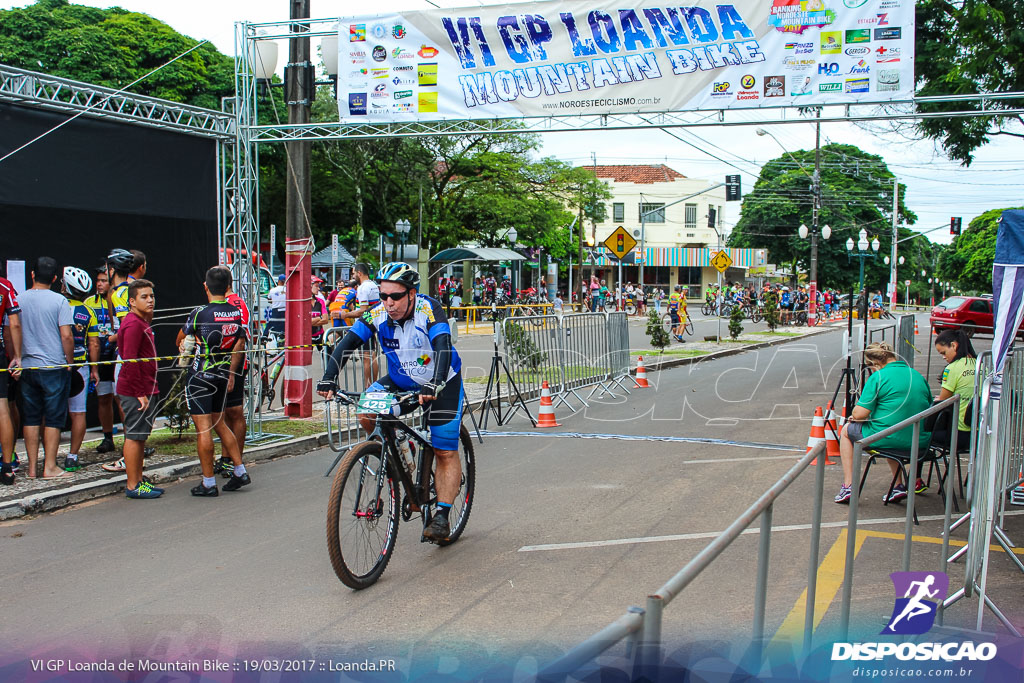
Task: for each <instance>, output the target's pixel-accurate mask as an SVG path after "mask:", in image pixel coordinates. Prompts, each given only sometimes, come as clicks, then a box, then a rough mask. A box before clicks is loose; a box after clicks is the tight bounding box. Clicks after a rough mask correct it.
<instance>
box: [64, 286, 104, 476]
mask: <svg viewBox="0 0 1024 683" xmlns="http://www.w3.org/2000/svg"><path fill="white" fill-rule="evenodd" d="M62 285H63V293H64V295H65V296H67V298H68V304H69V305H70V306H71V315H72V324H71V336H72V338H73V339H74V352H73V353H74V357H73V360H74V363H75V367H73V368H72V375H71V391H70V393H69V397H68V412H69V413H71V442H70V443H69V444H68V454H67V457H66V458H65V459H64V470H65V471H66V472H76V471H78V470H79V469H81V465H80V464H79V462H78V451H79V449H81V447H82V441H83V440H84V439H85V400H86V398H87V397H88V395H89V380H90V379H91V380H92V381H93V383H95V384H99V373H98V371H97V369H96V366H95V365H93V366H86V365H85V362H86V361H92V362H96V361H98V360H99V358H100V343H99V331H98V330H97V324H96V314H95V313H94V312H93V310H92V308H90V307H89V306H86V305H85V304H84V303H83V302H82V300H83V299H84V298H85V295H86V294H88V293H89V292H90V291H91V290H92V278H91V277H89V274H88V273H86V272H85V271H84V270H82V269H81V268H75V267H73V266H68V267H66V268H64V278H63V280H62Z"/></svg>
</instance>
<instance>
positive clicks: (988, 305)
mask: <svg viewBox="0 0 1024 683" xmlns="http://www.w3.org/2000/svg"><path fill="white" fill-rule="evenodd" d="M929 322H931V324H932V327H933V328H934V329H935V331H936V332H941V331H942V330H955V329H957V328H963V331H964V332H966V333H967V336H968V337H973V336H974V334H975V332H977V333H980V334H992V333H993V329H992V325H993V318H992V299H991V298H989V297H980V296H951V297H949V298H948V299H946V300H945V301H943V302H942V303H940V304H939V305H938V306H936V307H935V308H933V309H932V315H931V318H930V319H929ZM1018 333H1019V334H1024V322H1022V323H1021V329H1020V330H1019V331H1018Z"/></svg>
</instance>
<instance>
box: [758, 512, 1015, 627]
mask: <svg viewBox="0 0 1024 683" xmlns="http://www.w3.org/2000/svg"><path fill="white" fill-rule="evenodd" d="M868 538H885V539H889V540H894V541H902V540H903V538H904V535H903V534H898V533H894V532H890V531H874V530H870V529H858V530H857V543H856V545H855V546H854V553H853V556H854V558H856V557H857V555H858V554H859V553H860V550H861V548H862V547H863V546H864V541H866V540H867V539H868ZM911 540H912V541H913V542H914V543H932V544H937V545H942V537H941V536H911ZM949 545H951V546H956V547H962V546H965V545H967V542H966V541H961V540H959V539H954V538H951V539H949ZM989 548H990V549H991V550H996V551H1000V550H1003V547H1002V546H1000V545H991V546H989ZM1013 553H1014V554H1015V555H1024V548H1014V549H1013ZM845 569H846V529H843V530H842V531H841V532H840V533H839V538H837V539H836V542H835V543H833V544H832V547H831V548H830V549H829V551H828V553H827V554H826V555H825V559H824V560H822V561H821V564H820V565H819V566H818V585H817V589H816V591H815V594H814V629H817V628H818V625H819V624H820V623H821V620H822V619H823V618H824V617H825V612H827V611H828V608H829V606H830V605H831V604H832V601H833V600H835V597H836V594H837V593H839V589H840V588H842V586H843V574H844V571H845ZM806 609H807V589H806V588H805V589H804V591H803V593H801V594H800V597H799V598H797V601H796V604H795V605H793V609H791V610H790V611H789V614H788V615H786V618H785V619H784V620H783V622H782V625H781V626H779V630H778V631H776V632H775V636H774V637H773V638H772V641H771V644H772V645H776V644H778V643H781V642H788V643H790V644H794V643H798V642H801V641H802V639H803V634H804V616H805V615H804V613H805V611H806Z"/></svg>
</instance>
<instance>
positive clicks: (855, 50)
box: [843, 46, 871, 57]
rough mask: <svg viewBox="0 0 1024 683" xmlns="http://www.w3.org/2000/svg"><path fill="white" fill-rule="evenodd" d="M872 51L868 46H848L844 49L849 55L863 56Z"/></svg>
mask: <svg viewBox="0 0 1024 683" xmlns="http://www.w3.org/2000/svg"><path fill="white" fill-rule="evenodd" d="M870 52H871V48H867V47H863V46H862V47H848V48H846V49H845V50H843V53H844V54H845V55H846V56H847V57H861V56H863V55H866V54H868V53H870Z"/></svg>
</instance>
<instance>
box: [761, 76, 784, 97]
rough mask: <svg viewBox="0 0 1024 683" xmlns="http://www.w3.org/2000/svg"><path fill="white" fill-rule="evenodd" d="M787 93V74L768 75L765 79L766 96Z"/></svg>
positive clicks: (778, 95) (780, 95)
mask: <svg viewBox="0 0 1024 683" xmlns="http://www.w3.org/2000/svg"><path fill="white" fill-rule="evenodd" d="M785 94H786V77H785V76H768V77H766V78H765V79H764V96H765V97H784V96H785Z"/></svg>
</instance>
